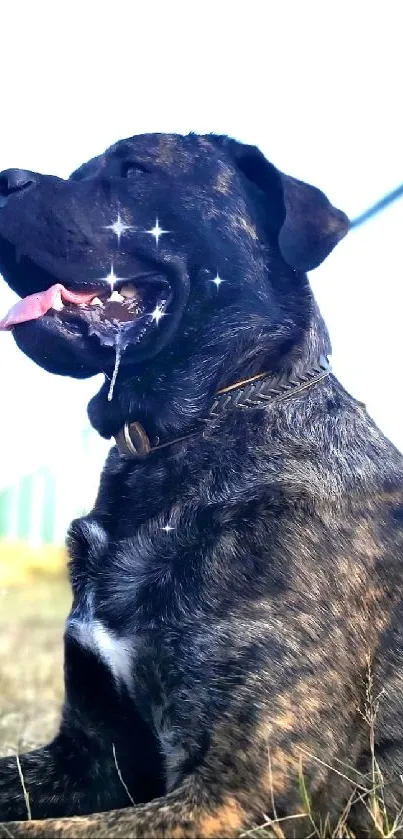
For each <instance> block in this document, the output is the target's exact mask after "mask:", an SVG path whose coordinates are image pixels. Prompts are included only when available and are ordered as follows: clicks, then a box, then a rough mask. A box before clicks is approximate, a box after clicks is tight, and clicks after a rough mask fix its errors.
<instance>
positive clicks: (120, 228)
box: [105, 213, 134, 245]
mask: <svg viewBox="0 0 403 839" xmlns="http://www.w3.org/2000/svg"><path fill="white" fill-rule="evenodd" d="M105 230H112V232H113V233H114V234H115V236H117V240H118V245H120V239H121V236H123V235H124V233H126V231H127V230H134V227H132V225H131V224H125V223H124V221H122V219H121V217H120V213H118V217H117V219H116V221H114V222H113V224H106V225H105Z"/></svg>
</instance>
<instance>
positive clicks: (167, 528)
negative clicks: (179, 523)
mask: <svg viewBox="0 0 403 839" xmlns="http://www.w3.org/2000/svg"><path fill="white" fill-rule="evenodd" d="M161 530H164V531H165V533H170V532H171V530H173V527H171V525H170V524H166V525H165V527H162V528H161Z"/></svg>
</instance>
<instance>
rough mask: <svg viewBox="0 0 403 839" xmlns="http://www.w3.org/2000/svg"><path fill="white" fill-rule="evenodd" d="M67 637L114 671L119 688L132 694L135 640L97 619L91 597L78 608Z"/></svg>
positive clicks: (72, 618) (72, 614)
mask: <svg viewBox="0 0 403 839" xmlns="http://www.w3.org/2000/svg"><path fill="white" fill-rule="evenodd" d="M66 632H67V635H68V636H70V637H71V638H74V640H75V641H76V642H77V643H78V644H79V645H80V646H81V647H83V648H84V649H85V650H88V651H90V652H91V653H93V655H95V656H96V657H97V658H98V659H99V660H100V661H102V663H103V664H104V665H105V667H107V669H108V670H109V671H110V673H111V675H112V676H113V679H114V681H115V683H116V685H117V687H122V686H125V687H126V688H127V689H128V690H129V692H132V684H133V670H134V665H135V660H136V655H135V649H136V645H135V643H134V639H133V637H129V636H128V635H127V636H126V635H125V634H124V633H117V632H115V631H113V630H111V629H110V628H108V627H107V626H106V624H105V623H104V622H103V621H102V620H101V619H100V618H99V617H98V616H96V614H95V612H94V607H93V604H92V598H91V596H87V597H86V598H85V600H84V601H83V602H82V603H79V604H77V605H76V607H75V608H74V609H73V611H72V612H71V614H70V616H69V617H68V619H67V626H66Z"/></svg>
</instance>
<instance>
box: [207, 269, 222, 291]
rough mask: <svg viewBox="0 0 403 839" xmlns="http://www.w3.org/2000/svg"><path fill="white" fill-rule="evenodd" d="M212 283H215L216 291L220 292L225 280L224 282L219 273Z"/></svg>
mask: <svg viewBox="0 0 403 839" xmlns="http://www.w3.org/2000/svg"><path fill="white" fill-rule="evenodd" d="M210 282H212V283H214V285H215V287H216V289H217V291H218V289H219V288H220V285H221V283H223V282H224V280H222V279H221V277H220V276H219V275H218V273H217V275H216V276H215V277H214V280H211V281H210Z"/></svg>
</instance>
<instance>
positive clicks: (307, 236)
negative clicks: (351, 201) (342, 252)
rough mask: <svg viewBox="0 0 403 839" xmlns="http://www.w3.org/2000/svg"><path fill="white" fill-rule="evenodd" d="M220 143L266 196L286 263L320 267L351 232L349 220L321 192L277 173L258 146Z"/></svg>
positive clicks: (298, 267)
mask: <svg viewBox="0 0 403 839" xmlns="http://www.w3.org/2000/svg"><path fill="white" fill-rule="evenodd" d="M217 140H219V142H220V141H221V142H220V145H224V144H225V145H226V149H227V151H228V152H229V153H230V155H231V157H232V159H233V161H234V163H235V165H236V166H237V168H238V169H239V170H240V172H241V173H242V174H243V175H244V177H245V178H247V179H248V181H249V182H250V183H251V184H253V185H254V187H256V188H257V189H258V190H259V191H260V193H262V194H263V195H264V198H265V205H266V206H267V209H268V212H269V214H270V216H271V218H270V225H271V226H274V229H275V230H276V233H277V237H278V244H279V248H280V252H281V255H282V257H283V259H284V260H285V261H286V262H287V263H288V265H290V266H291V267H292V268H294V269H296V270H298V271H311V270H312V269H313V268H316V267H317V266H318V265H320V263H321V262H323V260H324V259H326V257H327V256H328V254H329V253H330V252H331V251H332V250H333V248H334V247H335V245H337V243H338V242H339V241H340V239H342V238H343V236H345V235H346V233H347V232H348V229H349V226H350V222H349V220H348V218H347V216H346V215H345V214H344V213H343V212H342V211H341V210H337V209H336V207H333V205H332V204H331V203H330V201H328V199H327V198H326V195H324V193H323V192H321V190H320V189H317V188H316V187H314V186H310V185H309V184H306V183H303V181H298V180H296V178H290V177H289V175H284V174H283V173H282V172H280V171H279V170H278V169H276V168H275V166H273V165H272V164H271V163H269V161H268V160H266V158H265V157H264V155H263V154H262V153H261V152H260V151H259V149H258V148H256V146H247V145H243V144H241V143H237V142H235V141H234V140H229V139H227V142H226V143H225V139H224V138H217Z"/></svg>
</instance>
